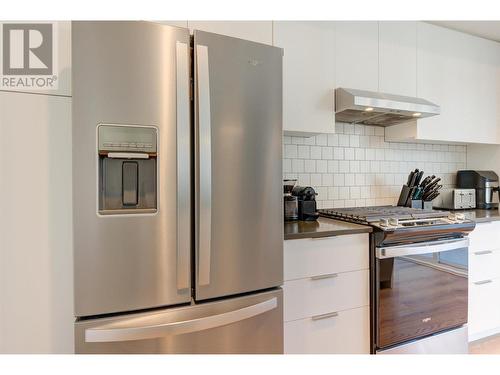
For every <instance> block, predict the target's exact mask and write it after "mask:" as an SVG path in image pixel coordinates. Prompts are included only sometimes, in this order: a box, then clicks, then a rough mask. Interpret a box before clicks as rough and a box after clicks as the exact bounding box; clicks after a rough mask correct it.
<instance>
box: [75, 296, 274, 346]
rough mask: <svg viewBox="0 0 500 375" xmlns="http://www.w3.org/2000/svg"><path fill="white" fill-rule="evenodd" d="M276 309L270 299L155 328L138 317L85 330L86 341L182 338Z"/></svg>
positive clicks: (170, 322) (156, 325) (167, 323)
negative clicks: (178, 336) (181, 336)
mask: <svg viewBox="0 0 500 375" xmlns="http://www.w3.org/2000/svg"><path fill="white" fill-rule="evenodd" d="M277 306H278V299H277V298H276V297H273V298H271V299H268V300H267V301H264V302H259V303H257V304H255V305H252V306H247V307H243V308H241V309H238V310H233V311H228V312H225V313H222V314H217V315H212V316H207V317H203V318H197V319H191V320H185V321H180V322H172V321H168V322H165V323H159V324H154V325H144V326H141V325H138V323H140V318H132V319H129V323H128V322H127V320H122V321H118V322H115V323H110V324H105V325H102V326H98V327H94V328H88V329H86V330H85V341H86V342H118V341H130V340H147V339H154V338H159V337H165V336H173V335H181V334H186V333H192V332H198V331H204V330H206V329H210V328H216V327H222V326H225V325H228V324H231V323H235V322H239V321H242V320H245V319H249V318H252V317H254V316H257V315H261V314H264V313H265V312H267V311H270V310H273V309H275V308H276V307H277Z"/></svg>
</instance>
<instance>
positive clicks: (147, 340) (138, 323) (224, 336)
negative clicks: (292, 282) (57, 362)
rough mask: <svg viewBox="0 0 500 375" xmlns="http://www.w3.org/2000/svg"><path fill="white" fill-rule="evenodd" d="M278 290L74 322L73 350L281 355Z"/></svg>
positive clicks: (126, 352)
mask: <svg viewBox="0 0 500 375" xmlns="http://www.w3.org/2000/svg"><path fill="white" fill-rule="evenodd" d="M282 302H283V292H282V290H281V289H275V290H273V291H269V292H264V293H259V294H253V295H249V296H244V297H238V298H230V299H225V300H221V301H217V302H208V303H203V304H198V305H193V306H185V307H178V308H170V309H163V310H155V311H149V312H144V313H139V314H128V315H120V316H114V317H110V318H102V319H92V320H81V321H78V322H76V323H75V350H76V353H88V354H91V353H92V354H96V353H102V354H133V353H142V354H148V353H149V354H154V353H158V354H161V353H163V354H182V353H185V354H189V353H193V354H195V353H198V354H203V353H210V354H223V353H227V354H230V353H234V354H242V353H276V354H279V353H283V303H282Z"/></svg>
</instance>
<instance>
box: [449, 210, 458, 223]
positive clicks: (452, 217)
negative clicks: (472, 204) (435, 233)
mask: <svg viewBox="0 0 500 375" xmlns="http://www.w3.org/2000/svg"><path fill="white" fill-rule="evenodd" d="M448 219H449V220H451V221H456V220H457V215H455V213H454V212H450V213H449V214H448Z"/></svg>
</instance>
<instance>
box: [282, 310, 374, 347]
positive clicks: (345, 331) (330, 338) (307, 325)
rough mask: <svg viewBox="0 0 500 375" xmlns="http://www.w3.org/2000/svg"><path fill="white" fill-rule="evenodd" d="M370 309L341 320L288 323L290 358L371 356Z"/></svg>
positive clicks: (343, 313)
mask: <svg viewBox="0 0 500 375" xmlns="http://www.w3.org/2000/svg"><path fill="white" fill-rule="evenodd" d="M369 310H370V309H369V307H368V306H365V307H360V308H357V309H352V310H344V311H340V312H338V315H337V316H334V317H330V318H326V319H321V320H312V319H311V318H306V319H300V320H294V321H293V322H287V323H285V331H284V334H285V353H286V354H368V353H370V312H369Z"/></svg>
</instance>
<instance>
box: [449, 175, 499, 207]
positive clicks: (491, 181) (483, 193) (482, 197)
mask: <svg viewBox="0 0 500 375" xmlns="http://www.w3.org/2000/svg"><path fill="white" fill-rule="evenodd" d="M457 187H459V188H463V189H476V207H477V208H484V209H491V208H498V202H499V197H498V194H500V188H499V186H498V175H497V174H496V173H495V172H493V171H472V170H467V171H458V172H457ZM496 193H498V194H496Z"/></svg>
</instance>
